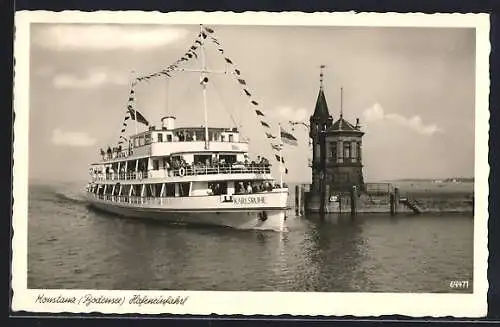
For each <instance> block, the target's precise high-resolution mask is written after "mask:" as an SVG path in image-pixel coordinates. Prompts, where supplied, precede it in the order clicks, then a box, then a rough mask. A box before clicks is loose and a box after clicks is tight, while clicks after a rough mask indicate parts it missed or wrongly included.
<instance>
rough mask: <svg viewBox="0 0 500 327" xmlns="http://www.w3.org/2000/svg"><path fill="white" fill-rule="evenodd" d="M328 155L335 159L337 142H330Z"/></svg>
mask: <svg viewBox="0 0 500 327" xmlns="http://www.w3.org/2000/svg"><path fill="white" fill-rule="evenodd" d="M330 157H332V158H333V160H334V161H337V142H331V143H330Z"/></svg>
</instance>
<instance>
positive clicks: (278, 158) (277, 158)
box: [275, 154, 285, 163]
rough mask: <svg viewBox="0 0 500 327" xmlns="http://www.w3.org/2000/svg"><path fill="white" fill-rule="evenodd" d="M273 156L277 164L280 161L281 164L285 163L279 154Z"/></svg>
mask: <svg viewBox="0 0 500 327" xmlns="http://www.w3.org/2000/svg"><path fill="white" fill-rule="evenodd" d="M275 156H276V160H278V162H280V159H281V162H282V163H285V159H284V158H283V157H282V156H280V155H279V154H276V155H275Z"/></svg>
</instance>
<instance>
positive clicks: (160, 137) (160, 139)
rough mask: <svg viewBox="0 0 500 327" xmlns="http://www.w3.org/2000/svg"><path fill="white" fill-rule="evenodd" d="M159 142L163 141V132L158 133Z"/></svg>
mask: <svg viewBox="0 0 500 327" xmlns="http://www.w3.org/2000/svg"><path fill="white" fill-rule="evenodd" d="M158 142H163V133H158Z"/></svg>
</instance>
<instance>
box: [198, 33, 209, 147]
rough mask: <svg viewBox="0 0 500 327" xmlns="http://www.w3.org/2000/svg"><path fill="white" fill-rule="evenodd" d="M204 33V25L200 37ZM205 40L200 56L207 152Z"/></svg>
mask: <svg viewBox="0 0 500 327" xmlns="http://www.w3.org/2000/svg"><path fill="white" fill-rule="evenodd" d="M203 33H204V32H203V25H200V35H202V34H203ZM204 43H205V42H204V40H202V41H201V45H200V55H201V74H200V75H201V86H202V97H203V99H202V101H203V115H204V118H205V150H208V148H209V143H208V109H207V64H206V60H205V49H204V48H203V45H204Z"/></svg>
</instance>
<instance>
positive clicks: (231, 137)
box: [229, 134, 234, 142]
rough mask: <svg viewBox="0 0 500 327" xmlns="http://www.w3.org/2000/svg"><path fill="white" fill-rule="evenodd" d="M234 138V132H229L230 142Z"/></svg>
mask: <svg viewBox="0 0 500 327" xmlns="http://www.w3.org/2000/svg"><path fill="white" fill-rule="evenodd" d="M233 138H234V136H233V134H229V142H233Z"/></svg>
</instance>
